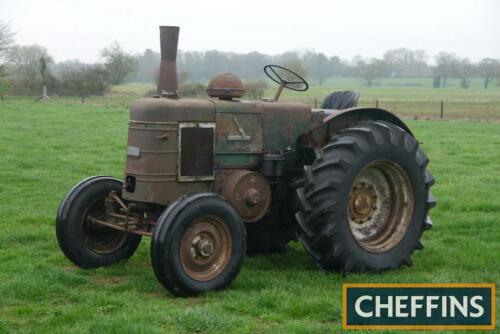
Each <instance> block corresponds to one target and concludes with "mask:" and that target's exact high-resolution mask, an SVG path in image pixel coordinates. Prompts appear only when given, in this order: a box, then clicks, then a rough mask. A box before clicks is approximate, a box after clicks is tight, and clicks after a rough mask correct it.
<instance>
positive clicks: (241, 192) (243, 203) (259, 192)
mask: <svg viewBox="0 0 500 334" xmlns="http://www.w3.org/2000/svg"><path fill="white" fill-rule="evenodd" d="M216 183H217V190H218V191H219V193H220V194H221V195H222V196H224V198H225V199H226V200H227V201H228V202H229V203H231V204H232V205H233V207H234V208H235V209H236V211H238V213H239V215H240V216H241V218H242V219H243V220H244V221H245V222H247V223H252V222H256V221H258V220H259V219H261V218H262V217H263V216H264V215H265V214H266V212H267V210H268V209H269V206H270V204H271V187H270V186H269V183H268V182H267V179H266V178H265V177H264V176H263V175H262V174H259V173H257V172H253V171H249V170H242V169H236V170H230V171H224V172H219V173H217V175H216Z"/></svg>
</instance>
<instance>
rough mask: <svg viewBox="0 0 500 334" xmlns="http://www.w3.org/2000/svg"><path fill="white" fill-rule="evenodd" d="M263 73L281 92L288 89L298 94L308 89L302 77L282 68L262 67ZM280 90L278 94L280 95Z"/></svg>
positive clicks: (273, 66)
mask: <svg viewBox="0 0 500 334" xmlns="http://www.w3.org/2000/svg"><path fill="white" fill-rule="evenodd" d="M264 73H266V75H267V76H268V77H269V79H271V80H272V81H274V82H276V83H277V84H278V85H280V88H281V90H283V88H288V89H291V90H295V91H298V92H304V91H306V90H307V89H308V88H309V84H308V83H307V81H306V80H305V79H304V78H303V77H301V76H300V75H299V74H297V73H295V72H294V71H292V70H290V69H288V68H285V67H283V66H279V65H266V66H264ZM281 90H280V91H279V93H281ZM278 97H279V95H278ZM275 100H277V99H275Z"/></svg>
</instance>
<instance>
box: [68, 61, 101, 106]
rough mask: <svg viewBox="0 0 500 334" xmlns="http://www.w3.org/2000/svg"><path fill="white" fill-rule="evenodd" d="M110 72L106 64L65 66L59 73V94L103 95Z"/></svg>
mask: <svg viewBox="0 0 500 334" xmlns="http://www.w3.org/2000/svg"><path fill="white" fill-rule="evenodd" d="M107 77H108V73H107V71H106V69H105V68H104V66H102V65H100V64H96V65H76V66H65V68H63V69H62V70H61V72H60V74H59V85H60V86H61V87H60V89H59V94H61V95H77V96H81V97H82V102H83V97H85V96H89V95H103V94H104V93H105V92H106V90H107V89H108V83H107Z"/></svg>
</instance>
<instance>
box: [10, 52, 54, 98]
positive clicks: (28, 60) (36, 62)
mask: <svg viewBox="0 0 500 334" xmlns="http://www.w3.org/2000/svg"><path fill="white" fill-rule="evenodd" d="M42 58H43V63H44V66H42V62H41V61H40V60H41V59H42ZM7 60H8V63H9V77H10V78H11V80H12V86H13V87H12V88H13V90H14V91H15V92H16V93H23V94H33V93H39V92H40V89H41V87H42V85H43V84H44V81H45V84H47V85H48V86H50V84H51V83H50V81H51V80H52V78H51V77H50V76H49V74H48V73H47V69H46V66H47V64H50V63H51V62H52V57H51V56H50V55H49V54H48V52H47V49H46V48H44V47H43V46H39V45H27V46H18V45H16V46H13V47H12V48H10V50H9V52H8V54H7ZM42 67H44V68H43V75H44V76H45V78H44V77H42Z"/></svg>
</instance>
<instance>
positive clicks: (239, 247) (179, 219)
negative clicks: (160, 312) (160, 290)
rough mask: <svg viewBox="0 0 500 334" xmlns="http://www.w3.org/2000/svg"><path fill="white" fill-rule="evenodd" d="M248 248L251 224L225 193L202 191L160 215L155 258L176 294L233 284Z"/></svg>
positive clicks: (161, 275) (162, 276) (159, 274)
mask: <svg viewBox="0 0 500 334" xmlns="http://www.w3.org/2000/svg"><path fill="white" fill-rule="evenodd" d="M245 250H246V233H245V226H244V224H243V221H242V220H241V218H240V216H239V215H238V213H237V212H236V210H235V209H234V208H233V207H232V206H231V205H230V204H229V203H228V202H226V201H225V200H224V199H223V198H222V197H220V196H219V195H216V194H213V193H197V194H192V195H186V196H184V197H181V198H180V199H178V200H177V201H176V202H174V203H172V204H171V205H170V206H169V207H168V208H167V209H166V210H165V212H164V213H163V214H162V215H161V217H160V218H159V220H158V226H157V227H156V229H155V232H154V234H153V240H152V242H151V263H152V265H153V269H154V272H155V275H156V277H157V279H158V280H159V281H160V283H161V284H162V285H163V286H164V287H165V288H167V289H168V290H169V291H170V292H171V293H172V294H174V295H176V296H183V297H187V296H195V295H198V294H200V293H202V292H205V291H210V290H219V289H223V288H225V287H227V286H229V285H230V284H231V283H232V281H233V280H234V279H235V278H236V276H237V275H238V272H239V270H240V268H241V265H242V263H243V258H244V256H245Z"/></svg>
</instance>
